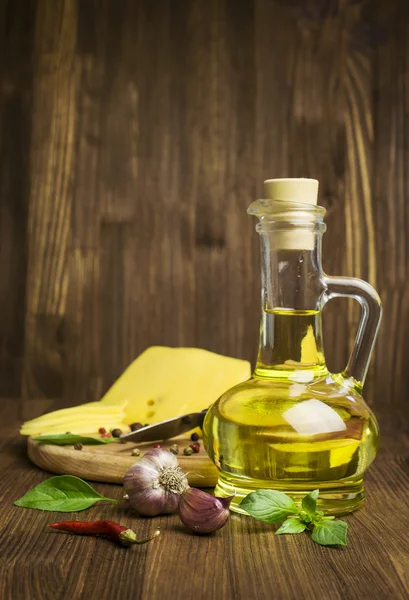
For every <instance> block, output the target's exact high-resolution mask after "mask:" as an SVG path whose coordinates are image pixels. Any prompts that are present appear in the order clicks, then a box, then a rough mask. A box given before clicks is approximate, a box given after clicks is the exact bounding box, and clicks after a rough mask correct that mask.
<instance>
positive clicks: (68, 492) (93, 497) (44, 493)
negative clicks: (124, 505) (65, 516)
mask: <svg viewBox="0 0 409 600" xmlns="http://www.w3.org/2000/svg"><path fill="white" fill-rule="evenodd" d="M101 500H105V501H106V502H115V503H117V502H118V500H113V499H112V498H105V496H101V495H100V494H98V492H96V491H95V490H94V488H92V487H91V486H90V485H88V483H86V482H85V481H83V480H82V479H80V478H79V477H74V476H73V475H57V476H56V477H51V478H50V479H46V480H45V481H43V482H42V483H40V484H39V485H36V486H35V487H33V489H32V490H30V491H29V492H27V494H26V495H25V496H23V497H22V498H19V499H18V500H16V501H15V502H14V504H15V506H23V507H24V508H36V509H38V510H47V511H56V512H75V511H80V510H85V509H86V508H89V507H90V506H92V505H93V504H95V502H99V501H101Z"/></svg>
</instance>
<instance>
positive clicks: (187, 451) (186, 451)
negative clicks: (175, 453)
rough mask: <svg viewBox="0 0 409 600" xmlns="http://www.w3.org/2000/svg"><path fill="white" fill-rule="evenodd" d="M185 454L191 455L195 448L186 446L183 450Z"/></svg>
mask: <svg viewBox="0 0 409 600" xmlns="http://www.w3.org/2000/svg"><path fill="white" fill-rule="evenodd" d="M183 454H184V455H185V456H190V455H191V454H193V450H192V448H191V447H190V446H188V447H187V448H185V449H184V450H183Z"/></svg>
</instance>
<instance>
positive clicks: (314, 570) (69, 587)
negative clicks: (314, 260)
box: [0, 399, 409, 600]
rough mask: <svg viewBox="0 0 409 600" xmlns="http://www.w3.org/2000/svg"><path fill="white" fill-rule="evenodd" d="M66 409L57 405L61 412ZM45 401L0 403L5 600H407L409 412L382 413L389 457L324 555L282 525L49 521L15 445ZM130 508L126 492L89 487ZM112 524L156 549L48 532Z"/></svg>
mask: <svg viewBox="0 0 409 600" xmlns="http://www.w3.org/2000/svg"><path fill="white" fill-rule="evenodd" d="M57 405H58V403H57ZM30 406H32V407H33V406H34V407H36V410H37V411H38V410H41V409H42V408H43V400H39V401H37V400H28V401H25V402H23V403H21V402H20V401H19V400H17V399H12V400H8V401H6V400H4V399H3V400H2V401H1V404H0V420H1V422H2V424H3V435H2V437H1V440H0V471H1V473H2V498H1V500H2V502H1V511H0V529H1V531H2V536H1V538H0V556H1V559H0V597H1V598H2V599H4V600H20V599H21V600H25V599H26V598H35V599H37V598H42V599H44V600H48V599H50V600H51V599H52V600H64V599H65V598H75V599H77V598H78V599H82V598H84V599H87V600H94V599H95V600H96V599H103V600H104V599H106V600H111V599H112V598H127V597H132V598H138V599H141V600H142V599H145V598H150V599H151V600H172V599H174V598H189V599H190V598H192V599H193V598H195V599H196V600H205V599H211V600H212V599H215V600H233V599H234V600H248V599H249V598H257V599H260V600H269V599H271V598H280V600H281V598H283V599H284V600H300V599H302V600H304V599H305V600H316V599H317V598H334V599H337V600H338V599H339V600H362V599H369V598H370V599H372V600H384V599H385V598H393V599H394V600H395V599H396V600H404V599H406V598H408V596H409V579H408V573H409V544H408V539H407V530H408V527H409V513H408V510H407V497H408V494H409V476H408V465H409V437H408V431H407V426H406V427H405V425H404V419H403V417H404V414H405V413H404V411H401V412H400V413H399V411H396V412H395V413H393V414H392V413H391V411H390V410H388V408H387V407H386V406H385V410H384V411H383V412H381V414H380V426H381V429H382V431H383V445H382V448H381V451H380V453H379V455H378V457H377V459H376V461H375V463H374V465H373V466H372V467H371V469H370V470H369V472H368V473H367V475H366V479H365V481H366V483H365V487H366V493H367V500H366V502H365V504H364V506H363V507H362V508H361V509H360V510H359V511H357V512H356V513H355V514H353V515H349V516H348V517H345V520H346V521H347V522H348V526H349V533H348V547H347V548H344V549H341V550H339V549H338V550H337V549H331V548H325V547H320V546H317V545H315V544H313V543H312V542H311V540H310V539H308V536H307V535H304V534H302V535H292V536H275V535H274V530H275V526H272V525H267V524H263V523H258V522H256V521H254V520H253V519H251V518H248V517H244V516H241V515H232V516H231V518H230V521H229V523H228V524H227V525H226V527H225V528H224V529H222V530H220V531H219V532H217V533H216V534H214V535H211V536H194V535H192V534H190V533H188V532H187V531H186V530H185V529H184V528H183V527H182V526H181V524H180V522H179V520H178V518H177V516H170V517H157V518H155V519H142V518H137V517H135V516H134V515H133V514H131V513H130V512H129V511H128V510H126V509H125V507H122V506H121V507H117V506H112V505H104V504H98V505H96V506H94V507H93V508H91V509H89V510H88V511H85V512H83V513H73V514H72V515H71V514H69V513H68V514H64V515H62V514H61V513H46V512H41V511H35V510H28V509H22V508H18V507H15V506H13V501H14V500H16V499H17V498H19V497H20V496H22V495H23V494H25V493H26V492H27V491H28V490H29V489H30V488H31V487H32V486H34V485H36V484H38V483H40V482H41V481H43V480H44V479H46V478H47V477H48V474H47V473H45V472H44V471H41V470H40V469H37V468H35V467H34V466H33V465H32V464H31V463H30V462H29V460H28V459H27V457H26V454H25V453H26V447H25V445H26V441H25V440H22V438H21V437H19V436H18V435H17V430H18V425H19V422H20V421H21V415H22V414H25V413H26V411H27V410H28V408H27V407H30ZM93 486H94V487H95V489H97V491H98V492H100V493H101V494H104V495H105V496H108V497H110V498H117V499H118V500H120V499H121V497H122V488H121V487H120V486H119V485H113V484H93ZM71 518H72V519H78V520H89V519H103V518H108V519H113V520H117V521H120V522H121V523H124V524H125V525H127V526H129V527H132V528H134V529H135V531H137V533H138V534H140V535H141V537H142V536H147V535H148V534H149V533H151V532H152V531H153V530H154V529H156V528H158V527H159V528H160V529H161V535H160V537H159V538H158V539H157V540H155V541H154V542H152V543H150V544H148V545H145V546H140V547H139V546H137V547H134V548H132V549H129V550H126V549H121V548H118V547H117V546H115V545H113V544H111V543H110V542H108V541H106V540H103V539H92V538H85V537H84V538H82V537H77V536H68V535H63V534H55V533H53V532H50V531H48V529H47V527H48V524H49V523H52V522H55V521H60V520H65V519H71Z"/></svg>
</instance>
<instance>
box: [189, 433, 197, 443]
mask: <svg viewBox="0 0 409 600" xmlns="http://www.w3.org/2000/svg"><path fill="white" fill-rule="evenodd" d="M190 439H191V440H192V442H197V441H198V439H199V436H198V434H197V433H192V435H191V436H190Z"/></svg>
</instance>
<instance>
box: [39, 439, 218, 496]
mask: <svg viewBox="0 0 409 600" xmlns="http://www.w3.org/2000/svg"><path fill="white" fill-rule="evenodd" d="M118 446H119V444H118ZM108 448H109V450H110V452H103V450H107V449H108ZM148 449H149V448H146V450H145V452H146V451H147V450H148ZM113 450H114V448H113V445H111V444H110V445H109V446H107V447H101V446H99V447H98V448H97V447H94V446H92V451H91V447H87V446H85V447H83V449H82V450H81V451H79V450H74V448H73V447H72V446H54V445H52V444H43V443H41V442H36V441H34V440H32V439H31V438H29V439H28V440H27V454H28V458H29V459H30V460H31V462H32V463H34V464H35V465H37V467H40V468H41V469H44V470H45V471H50V472H51V473H56V474H58V475H76V476H77V477H81V478H82V479H88V480H90V481H99V482H102V483H122V482H123V479H124V475H125V473H126V471H127V470H128V469H129V467H130V466H131V465H133V464H134V463H136V462H138V460H140V458H142V456H143V454H144V453H145V452H144V450H142V449H141V456H140V457H135V456H131V455H130V452H131V450H132V448H128V450H129V453H128V454H125V451H124V450H122V451H121V452H122V453H123V455H121V454H119V453H114V452H113ZM178 460H179V464H180V466H181V468H182V469H183V470H184V471H185V472H186V473H187V478H188V481H189V485H191V486H194V487H213V486H215V485H216V483H217V477H218V471H217V469H216V467H215V466H214V464H213V463H212V462H211V460H210V458H209V457H208V455H207V454H205V453H204V452H203V454H196V455H193V456H184V455H181V456H178Z"/></svg>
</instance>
